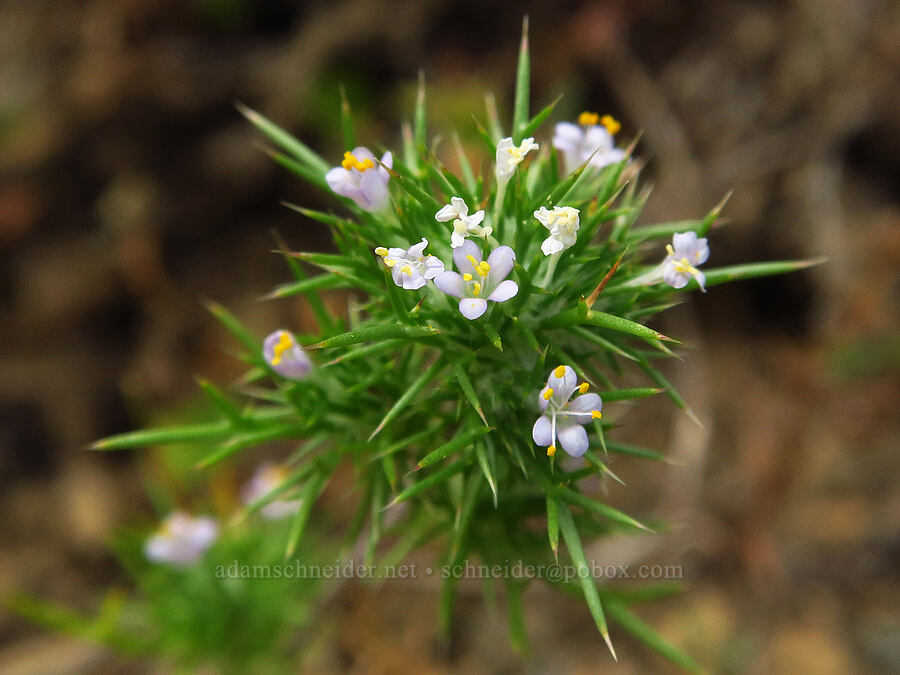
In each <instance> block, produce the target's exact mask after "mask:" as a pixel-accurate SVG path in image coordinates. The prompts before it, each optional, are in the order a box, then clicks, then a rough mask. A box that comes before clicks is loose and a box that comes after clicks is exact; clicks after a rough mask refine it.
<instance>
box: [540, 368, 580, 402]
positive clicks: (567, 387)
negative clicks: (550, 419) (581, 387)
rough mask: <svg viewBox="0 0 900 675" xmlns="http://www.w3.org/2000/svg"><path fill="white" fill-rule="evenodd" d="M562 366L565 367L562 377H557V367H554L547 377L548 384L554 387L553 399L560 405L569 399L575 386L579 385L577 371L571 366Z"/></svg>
mask: <svg viewBox="0 0 900 675" xmlns="http://www.w3.org/2000/svg"><path fill="white" fill-rule="evenodd" d="M562 367H563V369H564V370H563V375H562V377H557V376H556V369H554V370H553V371H552V372H551V373H550V377H548V378H547V386H548V387H550V388H551V389H553V401H554V403H556V404H557V405H559V406H562V405H563V404H565V403H566V401H568V400H569V397H570V396H571V395H572V392H573V391H575V387H577V386H578V376H577V375H576V374H575V371H574V370H572V368H571V367H570V366H562Z"/></svg>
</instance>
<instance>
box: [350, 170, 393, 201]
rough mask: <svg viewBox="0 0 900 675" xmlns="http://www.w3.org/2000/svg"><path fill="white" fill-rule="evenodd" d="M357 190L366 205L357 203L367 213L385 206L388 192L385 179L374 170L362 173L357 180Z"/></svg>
mask: <svg viewBox="0 0 900 675" xmlns="http://www.w3.org/2000/svg"><path fill="white" fill-rule="evenodd" d="M359 189H360V192H361V193H362V196H363V198H364V200H365V202H366V203H362V202H359V201H358V202H357V203H358V204H359V205H360V206H361V207H363V208H364V209H366V210H367V211H378V210H379V209H380V208H381V207H383V206H384V205H385V204H387V201H388V197H389V196H390V192H388V188H387V178H385V177H384V176H382V175H381V174H380V173H379V172H378V171H375V170H374V169H367V170H366V171H363V173H362V176H360V179H359Z"/></svg>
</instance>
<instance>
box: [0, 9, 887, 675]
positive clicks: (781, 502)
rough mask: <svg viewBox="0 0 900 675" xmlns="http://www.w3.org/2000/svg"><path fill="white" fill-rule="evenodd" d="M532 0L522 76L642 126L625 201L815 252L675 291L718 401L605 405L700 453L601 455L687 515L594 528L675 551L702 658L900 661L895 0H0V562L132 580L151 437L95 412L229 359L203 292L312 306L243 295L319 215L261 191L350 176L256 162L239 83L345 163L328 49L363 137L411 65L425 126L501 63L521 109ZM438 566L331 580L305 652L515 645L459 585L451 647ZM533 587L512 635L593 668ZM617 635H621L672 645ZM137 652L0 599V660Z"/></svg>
mask: <svg viewBox="0 0 900 675" xmlns="http://www.w3.org/2000/svg"><path fill="white" fill-rule="evenodd" d="M526 11H527V12H528V13H529V14H530V16H531V26H532V49H533V55H534V66H533V77H534V83H533V86H532V94H533V96H532V99H533V103H532V105H533V106H535V107H537V106H539V105H543V104H545V103H546V102H548V101H549V100H551V99H552V98H553V97H555V96H556V94H557V93H559V92H564V93H565V98H564V99H563V101H562V103H561V104H560V106H559V108H558V114H557V115H556V118H555V120H559V119H566V118H571V117H574V116H575V115H576V114H577V113H578V112H579V111H580V110H582V109H589V110H598V111H600V112H612V113H613V114H615V115H616V116H617V117H618V118H620V119H621V120H622V121H623V123H624V129H623V134H624V136H625V137H626V138H627V137H631V136H633V135H634V134H635V133H637V132H638V131H639V130H641V131H642V132H643V140H642V142H641V150H640V153H639V154H641V155H642V156H643V157H645V158H646V159H647V160H648V168H647V171H646V173H647V176H646V178H647V179H648V180H650V181H652V182H653V183H654V184H655V189H654V193H653V196H652V197H651V199H650V202H649V205H648V208H647V210H646V213H645V215H644V217H643V218H642V222H654V221H659V220H677V219H683V218H691V217H697V216H699V215H702V214H703V213H705V212H706V211H707V210H708V209H709V208H710V207H711V206H712V205H713V204H714V203H715V202H717V201H718V200H719V198H720V197H721V196H722V195H723V194H724V193H725V192H727V191H728V190H730V189H733V190H734V197H733V198H732V200H731V201H730V203H729V204H728V207H727V209H726V211H725V215H726V216H727V218H728V220H729V226H728V227H727V228H724V229H722V230H719V231H717V233H715V234H714V235H713V237H712V239H711V248H712V260H711V263H710V264H714V265H717V266H718V265H723V264H731V263H736V262H742V261H752V260H758V259H783V258H792V257H815V256H820V255H827V256H829V258H830V262H829V263H828V264H827V265H825V266H821V267H818V268H816V269H813V270H810V271H807V272H804V273H798V274H793V275H790V276H786V277H778V278H774V279H769V280H760V281H755V282H745V283H740V284H736V285H734V286H728V287H717V288H714V289H711V291H710V292H709V293H708V294H707V295H704V296H698V297H695V298H693V299H692V301H691V303H690V304H689V305H686V306H685V307H683V308H681V309H678V310H674V311H673V312H671V313H670V314H671V316H667V317H666V318H665V321H664V324H663V325H664V327H665V330H666V332H671V333H674V334H677V335H680V336H684V337H685V338H686V339H687V340H688V342H689V344H690V346H691V347H692V349H691V351H690V352H689V353H688V354H687V358H686V360H685V362H683V363H672V364H670V366H669V370H668V372H669V373H670V375H671V377H672V379H673V380H674V381H675V382H676V384H677V385H679V386H680V387H681V388H682V392H683V393H684V394H685V398H687V399H688V400H689V402H690V403H691V405H692V406H693V408H694V409H695V411H696V412H697V414H698V416H699V417H700V418H701V419H702V420H703V421H704V423H705V425H706V430H702V429H699V428H698V427H695V426H694V425H692V424H691V423H690V422H689V421H688V420H687V419H686V418H684V416H680V415H676V414H675V413H673V411H672V409H671V407H670V406H668V405H666V402H665V401H655V400H654V401H652V402H649V403H647V404H646V405H643V404H642V406H641V407H640V408H636V409H635V410H634V411H632V412H630V413H629V415H628V416H626V417H625V418H623V420H622V422H623V432H622V433H623V434H624V437H625V438H627V440H633V441H638V442H642V443H644V444H650V445H655V446H659V447H663V448H666V449H667V451H668V452H669V453H670V454H672V455H673V456H675V457H677V458H679V459H681V460H684V461H685V464H684V465H683V466H678V467H665V466H659V465H654V466H649V467H648V466H643V465H638V464H637V463H636V462H635V461H634V460H628V461H625V460H620V461H619V462H617V463H616V465H615V469H616V471H617V472H619V473H620V475H622V477H623V478H625V480H626V482H627V483H628V488H621V487H612V488H610V501H611V503H613V504H615V505H616V506H619V507H622V508H630V509H631V510H632V511H633V512H636V513H638V514H643V515H647V514H650V515H653V516H665V517H667V518H670V519H673V520H674V524H675V528H674V530H673V532H672V533H671V534H669V535H666V536H664V537H661V538H660V539H659V540H658V541H656V542H654V543H652V544H649V545H648V544H646V543H645V542H642V543H641V545H642V546H645V547H646V546H650V548H646V549H635V548H634V546H635V545H634V543H633V542H631V541H629V542H625V543H624V544H623V545H622V546H619V547H618V548H616V547H615V542H614V543H613V545H611V547H610V548H607V549H605V550H603V551H601V552H600V553H599V554H598V555H602V556H605V557H603V558H602V559H604V560H610V561H613V562H614V561H618V560H623V561H649V562H652V563H661V564H670V563H676V564H681V565H684V567H685V570H686V575H687V582H688V587H689V590H688V593H687V594H686V595H685V596H683V597H682V598H679V599H675V600H669V601H666V602H663V603H660V604H658V605H656V606H652V607H650V606H648V607H646V608H643V609H642V610H641V612H640V613H641V616H642V617H643V618H645V619H646V620H648V621H649V622H650V623H652V624H653V625H655V626H658V627H659V628H660V629H661V630H662V631H663V633H664V634H665V635H666V636H667V637H668V638H669V639H671V640H672V641H673V642H675V643H677V644H679V645H680V646H683V647H684V648H685V649H687V650H689V651H690V652H692V653H693V654H695V655H696V656H697V658H698V659H699V660H700V661H701V662H702V663H704V664H705V665H706V666H708V667H709V668H710V670H712V671H714V672H748V673H762V672H785V673H789V672H804V673H812V672H821V673H848V672H888V671H894V672H896V671H900V617H898V610H897V608H898V606H900V589H898V581H900V578H898V577H900V574H898V566H897V560H898V559H900V517H898V516H900V488H898V481H897V475H898V474H897V470H898V468H900V460H898V454H897V450H898V446H900V443H898V441H900V421H898V410H897V402H898V400H900V386H898V377H897V375H898V370H900V343H898V318H897V312H896V308H897V305H898V291H900V286H898V274H897V271H898V262H900V200H898V197H900V195H898V185H900V180H898V179H900V171H898V169H900V87H898V76H900V4H898V3H896V2H891V1H889V0H881V1H879V0H788V1H785V2H738V1H731V2H729V1H725V2H716V1H714V0H701V1H697V2H667V1H664V0H643V1H637V2H626V1H625V0H622V1H620V2H617V1H610V2H572V3H565V2H555V3H551V2H542V3H534V4H533V5H530V6H527V7H526V6H525V5H520V6H515V3H504V2H491V1H483V2H477V3H476V2H448V1H445V0H418V1H416V0H408V1H406V0H404V1H398V2H376V1H375V0H334V1H329V2H325V1H318V2H288V1H287V0H258V1H252V0H189V1H175V0H92V1H88V2H68V1H66V2H64V1H62V0H29V1H28V2H22V1H20V0H6V1H2V2H0V417H2V428H0V448H2V454H0V509H2V518H0V595H5V594H6V593H8V592H10V591H12V590H14V589H27V590H31V591H34V592H39V593H41V594H43V595H46V596H48V597H51V598H55V599H58V600H63V601H67V602H71V603H73V604H75V605H77V606H81V607H85V608H91V607H94V606H95V605H96V598H97V597H98V594H99V593H100V592H101V591H102V589H103V588H105V587H106V586H108V585H109V584H110V583H114V582H119V583H122V581H123V579H122V577H121V573H120V572H119V571H118V570H117V567H116V565H115V563H114V562H113V560H112V558H111V556H110V554H109V553H108V552H107V550H106V548H105V545H104V543H105V541H106V538H107V536H108V535H109V533H110V532H111V531H112V530H113V529H114V528H115V527H116V526H117V525H119V524H122V523H127V522H134V521H135V520H136V519H140V518H144V519H145V520H146V518H147V513H148V511H149V509H148V504H147V501H146V498H145V497H144V493H143V490H142V486H141V476H142V472H141V470H139V466H138V464H137V458H136V457H135V456H133V455H128V454H121V455H98V454H93V453H89V452H86V451H84V450H83V447H84V446H85V444H86V443H88V442H90V441H91V440H93V439H95V438H97V437H99V436H102V435H104V434H109V433H114V432H119V431H124V430H127V429H130V428H134V427H136V426H138V425H140V424H143V423H146V422H148V421H151V420H153V419H155V418H156V417H158V415H159V414H160V413H161V412H162V411H164V410H165V409H166V408H167V407H171V405H172V404H173V402H177V403H179V404H182V403H184V402H185V401H190V400H192V398H193V397H194V391H195V389H194V382H193V379H192V375H193V374H194V373H202V374H203V375H205V376H207V377H209V378H211V379H213V380H217V381H221V382H227V381H228V379H229V378H230V377H232V376H234V375H235V374H236V373H237V372H238V366H237V364H235V363H234V362H233V361H232V360H231V359H229V358H228V357H227V356H225V355H223V354H222V352H221V351H220V346H221V345H222V344H223V343H225V342H226V338H225V336H224V335H223V334H222V333H221V331H220V330H219V329H218V328H217V326H216V324H215V322H214V320H213V319H212V318H211V317H210V316H208V315H207V314H206V313H205V312H203V311H202V310H201V307H200V304H199V300H200V299H202V298H205V297H209V298H213V299H216V300H218V301H221V302H224V303H225V304H227V305H228V306H230V307H231V308H232V309H233V310H234V311H235V312H236V313H237V314H238V315H239V316H241V317H242V318H243V319H245V320H246V321H247V323H248V324H249V325H250V326H251V327H252V328H253V329H254V330H256V331H257V333H258V334H264V333H265V332H266V331H269V330H271V329H273V328H274V327H276V326H278V325H280V324H282V323H285V322H288V323H289V324H291V325H295V326H297V325H300V324H301V323H302V322H303V321H304V320H305V318H306V314H305V310H304V308H303V307H302V306H301V305H299V304H298V305H292V304H289V303H281V304H276V303H261V302H258V300H257V298H258V297H259V296H260V295H261V294H262V293H264V292H265V291H266V290H267V289H269V288H270V287H271V286H272V285H273V284H275V283H277V282H279V281H281V280H284V279H285V278H286V275H285V270H284V269H283V268H282V266H281V264H280V262H279V261H278V260H277V258H276V257H275V256H273V255H271V254H270V253H269V251H270V250H271V248H272V239H271V235H270V230H271V229H272V228H277V229H278V230H279V231H280V232H281V233H282V234H283V235H284V236H285V237H286V239H287V240H288V242H289V244H290V245H291V246H292V247H295V248H305V249H315V248H325V247H327V246H328V242H327V238H326V234H325V232H324V230H323V229H322V228H319V227H317V226H314V225H313V224H311V223H310V222H308V221H303V220H300V219H298V218H297V217H295V216H294V215H292V214H291V213H290V212H288V211H287V210H286V209H284V208H283V207H281V206H279V201H280V200H289V201H293V202H298V203H301V204H304V205H308V206H315V207H325V208H330V207H334V204H333V202H330V201H329V199H328V198H327V196H324V195H320V194H316V193H313V192H312V191H311V190H310V189H308V188H307V187H306V186H304V185H302V184H300V183H299V182H298V181H297V180H295V179H294V178H292V177H290V176H288V175H286V174H285V173H284V172H283V171H281V170H280V169H278V168H277V167H276V166H275V165H274V164H273V163H271V162H270V161H268V160H267V159H266V157H265V156H264V155H263V154H262V153H260V152H259V151H258V149H257V148H256V147H255V143H256V141H257V138H256V137H255V135H254V133H253V132H252V131H251V130H250V128H249V126H248V125H247V124H246V123H245V122H244V121H243V120H242V119H241V118H240V116H239V115H238V114H237V112H236V111H235V109H234V107H233V103H234V102H235V101H236V100H240V101H243V102H245V103H247V104H249V105H251V106H252V107H255V108H257V109H259V110H260V111H262V112H263V113H264V114H266V115H268V116H270V117H272V118H273V119H275V120H276V121H278V122H279V123H281V124H283V125H284V126H286V127H287V128H289V129H290V130H291V131H292V132H294V133H295V134H297V135H298V136H300V137H302V138H303V139H305V140H306V141H308V142H309V143H310V145H312V146H313V147H315V148H316V149H317V150H319V151H320V152H321V153H322V154H323V155H324V156H325V157H327V158H330V159H334V161H335V163H337V159H338V158H339V157H340V155H341V152H342V150H343V148H342V147H341V143H340V134H339V129H338V127H337V120H336V114H335V111H336V110H337V101H338V94H337V83H338V82H343V83H344V84H345V86H346V88H347V91H348V95H349V98H350V101H351V104H352V105H353V107H354V109H355V111H356V113H357V116H358V129H357V136H358V138H359V139H360V140H361V141H362V142H364V143H366V144H369V145H378V144H384V145H386V146H391V145H395V144H396V141H397V138H398V133H399V121H400V118H401V117H408V115H409V111H410V110H411V102H412V97H413V87H414V81H415V76H416V72H417V70H418V69H419V68H420V67H422V68H424V70H425V73H426V76H427V78H428V96H429V103H430V112H431V119H430V127H431V128H430V131H431V133H437V132H439V131H446V130H447V129H449V128H450V127H451V126H457V127H460V128H471V114H472V113H473V112H474V113H475V114H476V115H477V116H479V117H481V118H483V105H482V94H483V91H484V90H485V89H488V88H489V89H491V90H493V91H494V92H495V93H496V94H497V97H498V101H499V103H500V106H501V114H506V111H508V109H509V106H508V102H509V100H510V98H511V93H512V82H513V74H514V68H515V51H516V43H517V40H518V32H519V24H520V21H521V15H522V14H523V13H524V12H526ZM555 120H554V121H555ZM547 133H549V127H548V128H547V130H545V131H544V136H543V137H542V138H541V139H539V140H541V141H542V142H548V141H549V137H548V136H547ZM660 495H661V496H660ZM141 514H143V515H141ZM433 591H434V589H433V588H430V587H418V586H410V585H409V584H407V585H403V584H402V583H399V582H398V584H393V585H392V584H388V585H387V586H385V587H382V588H381V589H370V588H366V587H360V586H353V587H351V588H349V589H345V591H344V596H345V597H344V598H343V601H342V602H341V603H340V604H339V607H338V609H336V610H335V612H336V616H337V618H336V621H337V622H338V623H337V625H338V626H339V628H338V629H335V631H334V635H331V636H330V637H331V638H333V639H332V640H331V642H329V645H330V646H329V647H327V648H323V649H322V654H319V655H318V656H317V657H315V658H316V659H318V661H314V663H315V664H316V667H317V668H322V669H337V668H341V669H350V670H353V671H356V672H404V671H410V670H416V671H417V672H423V671H424V672H431V671H434V672H450V671H460V670H462V671H468V672H484V671H492V670H493V671H498V672H516V671H518V670H519V669H520V668H522V667H523V666H522V664H521V663H520V662H518V661H517V660H516V657H515V656H514V655H513V654H512V653H511V652H510V651H509V649H508V647H507V642H506V633H505V631H506V628H505V624H504V621H503V617H502V615H497V616H495V615H494V614H492V613H490V612H486V611H485V610H484V609H483V606H482V605H481V604H480V601H479V600H478V598H477V595H476V594H475V593H477V588H475V589H473V591H474V592H473V594H472V596H471V599H469V597H468V596H466V595H465V592H464V599H463V610H462V612H463V613H462V616H463V617H464V620H463V621H462V622H461V626H460V629H459V634H458V636H457V640H456V643H455V646H454V649H453V650H452V652H451V653H449V654H447V653H443V652H439V651H436V650H435V649H434V648H433V646H432V642H431V633H430V630H431V628H432V626H433V623H434V621H433V619H434V608H435V604H436V600H435V597H434V592H433ZM526 601H527V613H528V620H529V626H530V628H531V632H532V639H533V641H534V655H533V656H534V660H533V661H532V662H530V663H529V664H528V665H527V666H525V667H526V668H527V669H529V670H533V671H534V672H542V671H554V672H594V671H595V670H596V668H597V667H598V664H599V665H600V666H604V670H605V669H606V668H605V664H606V663H607V656H606V654H605V653H604V652H603V649H602V647H601V646H600V645H599V642H598V640H597V636H596V633H595V631H594V628H593V626H592V625H591V622H590V619H589V616H588V614H587V611H586V610H584V609H583V607H581V605H580V604H578V603H577V602H573V603H569V602H568V601H565V600H561V599H555V598H550V597H549V596H548V595H547V594H546V593H544V592H541V591H540V590H535V591H534V592H532V593H529V595H527V596H526ZM386 619H387V620H386ZM616 637H617V636H616V634H615V632H614V639H616ZM618 640H619V641H618V642H617V647H618V648H619V651H620V655H621V659H620V660H621V662H622V664H623V665H620V666H618V667H616V668H615V669H612V670H615V671H616V672H623V673H627V672H658V671H660V670H665V669H666V668H668V666H666V665H665V664H664V663H663V662H662V661H661V660H659V659H657V658H656V657H654V656H652V655H647V654H646V653H645V652H643V651H642V650H641V649H640V648H639V647H637V646H636V645H635V644H633V643H632V642H629V641H628V640H627V639H626V638H624V637H622V636H621V632H620V635H619V637H618ZM335 654H337V656H335ZM137 667H138V666H137V665H135V664H128V663H127V662H123V661H121V660H118V659H116V658H114V657H111V656H109V655H108V654H106V653H104V652H103V651H102V650H97V649H94V648H91V647H86V646H84V645H81V644H78V643H76V642H73V641H69V640H67V639H64V638H60V637H57V636H53V635H47V634H46V633H44V632H42V631H41V630H39V629H37V628H34V627H32V626H29V625H27V624H25V623H24V622H22V621H20V620H18V619H15V618H13V617H11V616H9V615H8V614H0V671H3V672H95V671H97V670H105V669H111V668H117V669H119V670H121V671H122V672H130V669H132V668H137ZM312 667H313V666H311V668H312ZM140 668H141V669H147V670H153V669H154V666H153V664H141V666H140Z"/></svg>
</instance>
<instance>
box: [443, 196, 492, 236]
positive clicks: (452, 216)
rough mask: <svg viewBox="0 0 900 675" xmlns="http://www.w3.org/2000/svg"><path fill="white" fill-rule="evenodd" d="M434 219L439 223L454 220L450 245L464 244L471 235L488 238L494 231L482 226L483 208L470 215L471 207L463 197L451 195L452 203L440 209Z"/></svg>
mask: <svg viewBox="0 0 900 675" xmlns="http://www.w3.org/2000/svg"><path fill="white" fill-rule="evenodd" d="M434 219H435V220H436V221H438V222H439V223H446V222H449V221H451V220H452V221H453V234H451V235H450V246H452V247H453V248H459V247H460V246H462V243H463V242H464V241H465V240H466V237H468V236H469V235H472V236H473V237H481V238H482V239H486V238H487V237H489V236H491V233H492V232H493V231H494V230H493V228H491V227H482V225H481V222H482V221H483V220H484V211H483V210H482V211H476V212H475V213H473V214H472V215H471V216H470V215H469V207H468V205H467V204H466V202H465V200H463V199H462V198H461V197H451V198H450V203H449V204H447V205H446V206H444V207H443V208H442V209H441V210H440V211H438V212H437V213H436V214H435V215H434Z"/></svg>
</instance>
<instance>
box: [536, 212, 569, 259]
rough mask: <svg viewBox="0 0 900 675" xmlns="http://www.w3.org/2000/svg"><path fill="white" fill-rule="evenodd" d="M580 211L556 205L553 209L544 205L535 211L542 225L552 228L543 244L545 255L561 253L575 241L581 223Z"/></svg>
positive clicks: (542, 248) (542, 249)
mask: <svg viewBox="0 0 900 675" xmlns="http://www.w3.org/2000/svg"><path fill="white" fill-rule="evenodd" d="M580 213H581V212H580V211H579V210H578V209H576V208H572V207H571V206H554V207H553V210H552V211H548V210H547V208H546V207H544V206H542V207H541V208H540V209H538V210H537V211H535V212H534V217H535V218H537V219H538V221H539V222H540V223H541V225H543V226H544V227H546V228H547V229H548V230H550V236H549V237H547V238H546V239H544V241H543V243H542V244H541V251H543V252H544V255H552V254H553V253H559V252H560V251H562V250H564V249H567V248H569V247H570V246H572V245H573V244H574V243H575V240H576V236H575V233H576V232H578V228H579V227H580V224H581V220H580V217H579V215H580Z"/></svg>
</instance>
